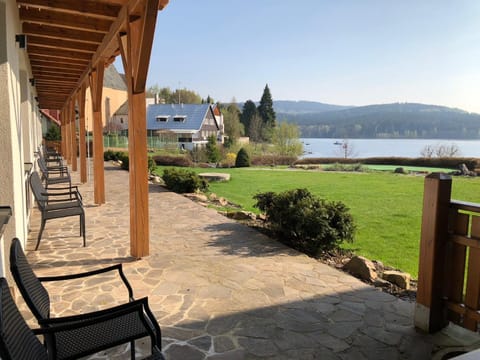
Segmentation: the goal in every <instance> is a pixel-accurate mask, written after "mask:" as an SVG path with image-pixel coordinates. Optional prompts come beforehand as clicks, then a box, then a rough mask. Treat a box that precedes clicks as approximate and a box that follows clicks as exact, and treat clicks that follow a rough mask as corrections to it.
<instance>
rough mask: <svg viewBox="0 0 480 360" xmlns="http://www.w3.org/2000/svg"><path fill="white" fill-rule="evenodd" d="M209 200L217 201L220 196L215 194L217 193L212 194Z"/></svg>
mask: <svg viewBox="0 0 480 360" xmlns="http://www.w3.org/2000/svg"><path fill="white" fill-rule="evenodd" d="M209 198H210V200H211V201H215V200H217V199H218V196H217V194H215V193H211V194H210V195H209Z"/></svg>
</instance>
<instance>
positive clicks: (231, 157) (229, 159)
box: [221, 152, 237, 168]
mask: <svg viewBox="0 0 480 360" xmlns="http://www.w3.org/2000/svg"><path fill="white" fill-rule="evenodd" d="M236 158H237V155H235V154H234V153H231V152H229V153H227V154H226V155H225V158H224V159H223V161H222V162H221V166H222V167H228V168H230V167H233V166H234V165H235V160H236Z"/></svg>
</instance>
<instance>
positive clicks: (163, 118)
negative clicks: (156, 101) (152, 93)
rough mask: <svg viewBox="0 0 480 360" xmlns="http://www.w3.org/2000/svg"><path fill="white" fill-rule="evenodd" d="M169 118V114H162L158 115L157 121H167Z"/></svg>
mask: <svg viewBox="0 0 480 360" xmlns="http://www.w3.org/2000/svg"><path fill="white" fill-rule="evenodd" d="M168 118H169V116H168V115H167V116H165V115H162V116H157V117H156V119H157V122H167V121H168Z"/></svg>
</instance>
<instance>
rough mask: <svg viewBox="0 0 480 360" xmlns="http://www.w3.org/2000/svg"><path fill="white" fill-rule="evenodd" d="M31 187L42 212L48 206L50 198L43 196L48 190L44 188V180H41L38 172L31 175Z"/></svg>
mask: <svg viewBox="0 0 480 360" xmlns="http://www.w3.org/2000/svg"><path fill="white" fill-rule="evenodd" d="M30 187H31V188H32V192H33V196H34V197H35V200H36V201H37V205H38V207H39V208H40V210H43V209H44V208H45V205H46V204H47V200H48V197H47V196H46V195H43V194H44V193H45V192H46V190H45V187H44V186H43V183H42V180H41V179H40V175H38V172H36V171H33V172H32V174H31V175H30Z"/></svg>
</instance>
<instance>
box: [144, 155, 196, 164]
mask: <svg viewBox="0 0 480 360" xmlns="http://www.w3.org/2000/svg"><path fill="white" fill-rule="evenodd" d="M153 161H155V164H157V165H163V166H184V167H190V166H192V160H191V159H190V157H188V156H185V155H179V156H174V155H156V156H154V157H153Z"/></svg>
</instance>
